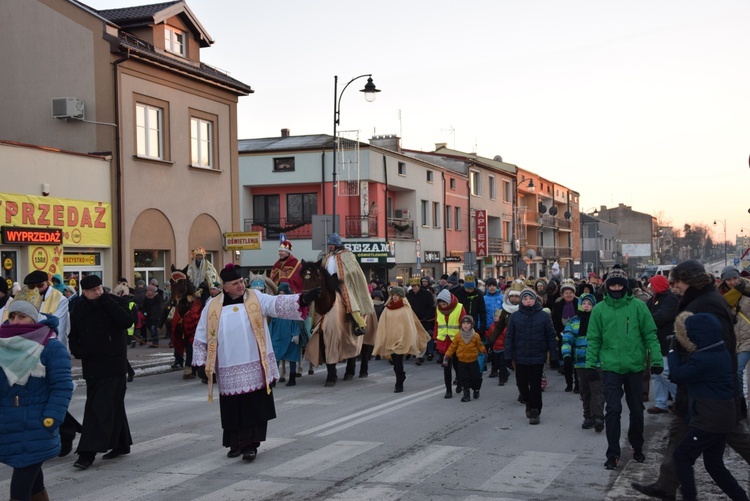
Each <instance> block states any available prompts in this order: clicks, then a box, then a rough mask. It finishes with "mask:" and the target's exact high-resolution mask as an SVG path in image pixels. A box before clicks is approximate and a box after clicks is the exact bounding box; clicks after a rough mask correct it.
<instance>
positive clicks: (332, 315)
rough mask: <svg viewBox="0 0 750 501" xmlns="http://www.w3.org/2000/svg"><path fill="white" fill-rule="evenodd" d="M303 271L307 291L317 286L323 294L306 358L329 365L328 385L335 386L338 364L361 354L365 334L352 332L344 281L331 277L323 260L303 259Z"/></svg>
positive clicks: (318, 304) (316, 308)
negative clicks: (343, 288)
mask: <svg viewBox="0 0 750 501" xmlns="http://www.w3.org/2000/svg"><path fill="white" fill-rule="evenodd" d="M300 270H301V273H302V283H303V284H304V287H305V290H309V289H312V288H314V287H320V289H321V294H320V297H319V298H318V299H316V300H315V303H314V310H315V315H314V317H313V330H312V336H311V337H310V341H309V342H308V343H307V348H306V349H305V358H306V359H308V360H309V361H310V362H311V363H312V364H313V365H321V364H326V368H327V369H328V375H327V377H326V383H325V385H326V386H329V387H330V386H334V385H335V384H336V380H337V379H338V376H337V375H336V364H337V363H338V362H342V361H344V360H346V359H348V358H352V357H356V356H357V355H359V353H360V351H361V349H362V336H355V335H354V334H353V333H352V324H351V322H350V321H349V319H348V318H347V315H346V307H345V306H344V300H343V298H342V297H341V282H340V281H339V280H338V279H337V278H335V277H333V276H331V274H330V273H328V270H326V269H325V268H324V267H323V266H322V265H321V263H320V261H304V260H303V261H302V263H301V265H300Z"/></svg>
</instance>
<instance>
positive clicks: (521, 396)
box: [518, 394, 526, 404]
mask: <svg viewBox="0 0 750 501" xmlns="http://www.w3.org/2000/svg"><path fill="white" fill-rule="evenodd" d="M518 402H519V403H521V404H525V403H526V399H525V398H523V395H521V394H519V395H518Z"/></svg>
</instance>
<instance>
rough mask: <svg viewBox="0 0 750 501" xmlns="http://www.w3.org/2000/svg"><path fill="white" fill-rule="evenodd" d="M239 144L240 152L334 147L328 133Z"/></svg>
mask: <svg viewBox="0 0 750 501" xmlns="http://www.w3.org/2000/svg"><path fill="white" fill-rule="evenodd" d="M363 144H364V143H363ZM238 146H239V151H240V153H256V152H263V151H286V150H317V149H331V148H333V136H329V135H328V134H311V135H309V136H288V137H265V138H259V139H240V140H239V142H238Z"/></svg>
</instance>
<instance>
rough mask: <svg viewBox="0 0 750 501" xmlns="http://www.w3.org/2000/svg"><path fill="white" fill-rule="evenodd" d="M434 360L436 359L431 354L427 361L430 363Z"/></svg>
mask: <svg viewBox="0 0 750 501" xmlns="http://www.w3.org/2000/svg"><path fill="white" fill-rule="evenodd" d="M433 358H434V357H433V355H432V354H429V355H427V361H428V362H432V359H433Z"/></svg>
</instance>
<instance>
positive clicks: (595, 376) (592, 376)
mask: <svg viewBox="0 0 750 501" xmlns="http://www.w3.org/2000/svg"><path fill="white" fill-rule="evenodd" d="M586 374H588V376H589V381H590V382H592V383H596V382H597V381H601V377H600V376H599V371H598V370H596V369H586Z"/></svg>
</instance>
